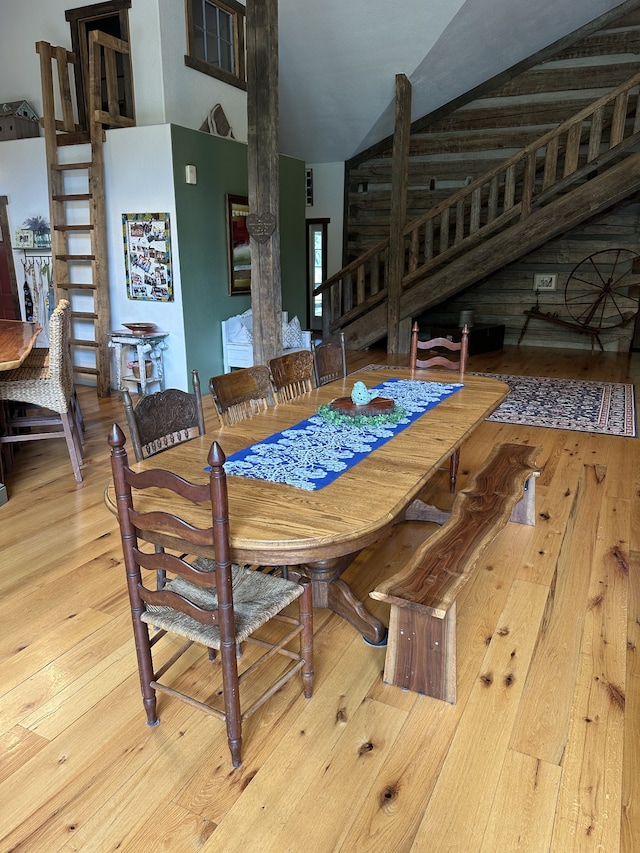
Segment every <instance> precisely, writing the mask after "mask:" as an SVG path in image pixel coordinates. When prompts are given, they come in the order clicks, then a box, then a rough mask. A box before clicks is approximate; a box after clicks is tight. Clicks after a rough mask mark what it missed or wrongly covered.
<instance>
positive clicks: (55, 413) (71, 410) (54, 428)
mask: <svg viewBox="0 0 640 853" xmlns="http://www.w3.org/2000/svg"><path fill="white" fill-rule="evenodd" d="M70 330H71V305H70V303H69V301H68V300H67V299H61V300H60V302H59V303H58V305H57V307H56V309H55V310H54V312H53V313H52V315H51V318H50V320H49V344H50V345H49V348H48V350H47V352H46V353H43V355H42V356H34V358H33V359H31V360H30V361H29V363H28V364H26V365H24V364H23V365H21V366H20V367H17V368H16V369H15V370H7V371H4V372H3V373H0V402H4V403H13V404H14V405H12V406H7V410H8V411H7V415H6V417H5V434H4V435H1V436H0V444H13V443H16V442H23V441H35V440H38V439H48V438H64V439H65V441H66V443H67V450H68V451H69V457H70V458H71V465H72V467H73V473H74V476H75V478H76V481H77V482H78V483H80V482H82V472H81V470H80V468H81V466H82V464H83V458H82V445H83V438H82V417H81V415H80V412H79V407H78V404H77V398H76V393H75V388H74V384H73V377H72V368H71V353H70V348H69V339H70ZM16 404H18V405H16ZM34 407H35V410H34Z"/></svg>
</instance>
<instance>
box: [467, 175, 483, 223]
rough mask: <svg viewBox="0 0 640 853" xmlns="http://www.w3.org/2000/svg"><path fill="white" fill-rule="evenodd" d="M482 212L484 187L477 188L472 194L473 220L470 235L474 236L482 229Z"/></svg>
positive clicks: (471, 220)
mask: <svg viewBox="0 0 640 853" xmlns="http://www.w3.org/2000/svg"><path fill="white" fill-rule="evenodd" d="M481 210H482V187H476V188H475V189H474V190H473V192H472V193H471V219H470V221H469V234H474V233H475V232H476V231H477V230H478V229H479V228H480V211H481Z"/></svg>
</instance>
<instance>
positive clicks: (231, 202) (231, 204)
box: [227, 195, 251, 296]
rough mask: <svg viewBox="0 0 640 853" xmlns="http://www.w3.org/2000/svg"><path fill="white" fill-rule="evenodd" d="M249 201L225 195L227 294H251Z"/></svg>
mask: <svg viewBox="0 0 640 853" xmlns="http://www.w3.org/2000/svg"><path fill="white" fill-rule="evenodd" d="M248 215H249V200H248V198H247V197H246V196H243V195H227V242H228V245H229V293H230V295H231V296H237V295H238V294H241V293H244V294H246V293H251V246H250V244H249V231H248V230H247V216H248Z"/></svg>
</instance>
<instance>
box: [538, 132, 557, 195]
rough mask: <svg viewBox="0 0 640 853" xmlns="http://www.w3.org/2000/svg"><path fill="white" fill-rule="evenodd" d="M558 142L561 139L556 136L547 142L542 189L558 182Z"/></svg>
mask: <svg viewBox="0 0 640 853" xmlns="http://www.w3.org/2000/svg"><path fill="white" fill-rule="evenodd" d="M558 143H559V139H558V137H557V136H554V137H553V138H552V139H550V140H549V141H548V142H547V148H546V152H545V157H544V174H543V177H542V189H543V190H546V189H547V188H548V187H551V186H553V185H554V184H555V182H556V173H557V171H558Z"/></svg>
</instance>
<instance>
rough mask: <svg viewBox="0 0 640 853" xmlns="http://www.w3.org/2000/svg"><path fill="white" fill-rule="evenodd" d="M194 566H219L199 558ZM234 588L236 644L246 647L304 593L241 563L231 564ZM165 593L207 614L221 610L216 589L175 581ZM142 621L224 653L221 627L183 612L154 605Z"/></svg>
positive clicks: (205, 569) (205, 568)
mask: <svg viewBox="0 0 640 853" xmlns="http://www.w3.org/2000/svg"><path fill="white" fill-rule="evenodd" d="M191 565H193V567H194V568H196V569H199V570H200V571H202V572H211V571H215V563H214V562H213V561H212V560H207V559H205V558H203V557H198V558H197V559H196V560H194V561H193V563H192V564H191ZM231 588H232V591H233V611H234V615H235V627H236V631H235V641H236V643H243V642H244V641H245V640H246V639H247V638H248V637H249V636H250V635H251V634H253V633H254V632H255V631H257V630H258V628H260V627H261V626H262V625H264V624H265V622H266V621H268V620H269V619H272V618H273V617H274V616H276V615H277V614H278V613H279V612H280V611H281V610H283V609H284V608H285V607H287V606H288V605H289V604H291V603H292V602H293V601H295V600H296V598H298V596H300V595H302V592H303V588H302V586H301V584H299V583H295V582H294V581H290V580H285V581H284V583H283V582H282V579H281V578H279V577H274V576H273V575H268V574H263V573H262V572H258V571H251V570H250V569H248V568H246V567H245V566H239V565H238V564H237V563H232V564H231ZM165 589H167V590H169V591H170V592H175V593H177V594H178V595H180V596H182V597H183V598H185V599H186V600H187V601H190V602H191V603H192V604H195V605H197V606H198V607H202V608H203V609H205V610H210V611H212V610H215V609H216V608H217V607H218V594H217V591H216V590H215V589H205V588H203V587H200V586H196V585H195V584H193V583H190V582H189V581H187V580H184V578H180V577H178V578H174V579H173V580H171V581H169V582H168V583H167V585H166V587H165ZM140 618H141V619H142V621H143V622H146V623H147V624H149V625H153V626H155V627H157V628H164V629H165V630H166V631H172V632H173V633H174V634H180V635H181V636H183V637H186V638H187V639H189V640H193V641H194V642H196V643H201V644H202V645H204V646H206V647H207V648H210V649H217V650H220V642H221V641H220V628H219V627H218V625H203V624H202V623H201V622H198V621H197V620H195V619H192V618H191V617H190V616H188V615H187V614H185V613H181V612H180V611H179V610H174V609H173V608H171V607H161V606H157V605H152V604H149V605H147V608H146V611H145V612H144V613H143V614H142V616H141V617H140Z"/></svg>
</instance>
